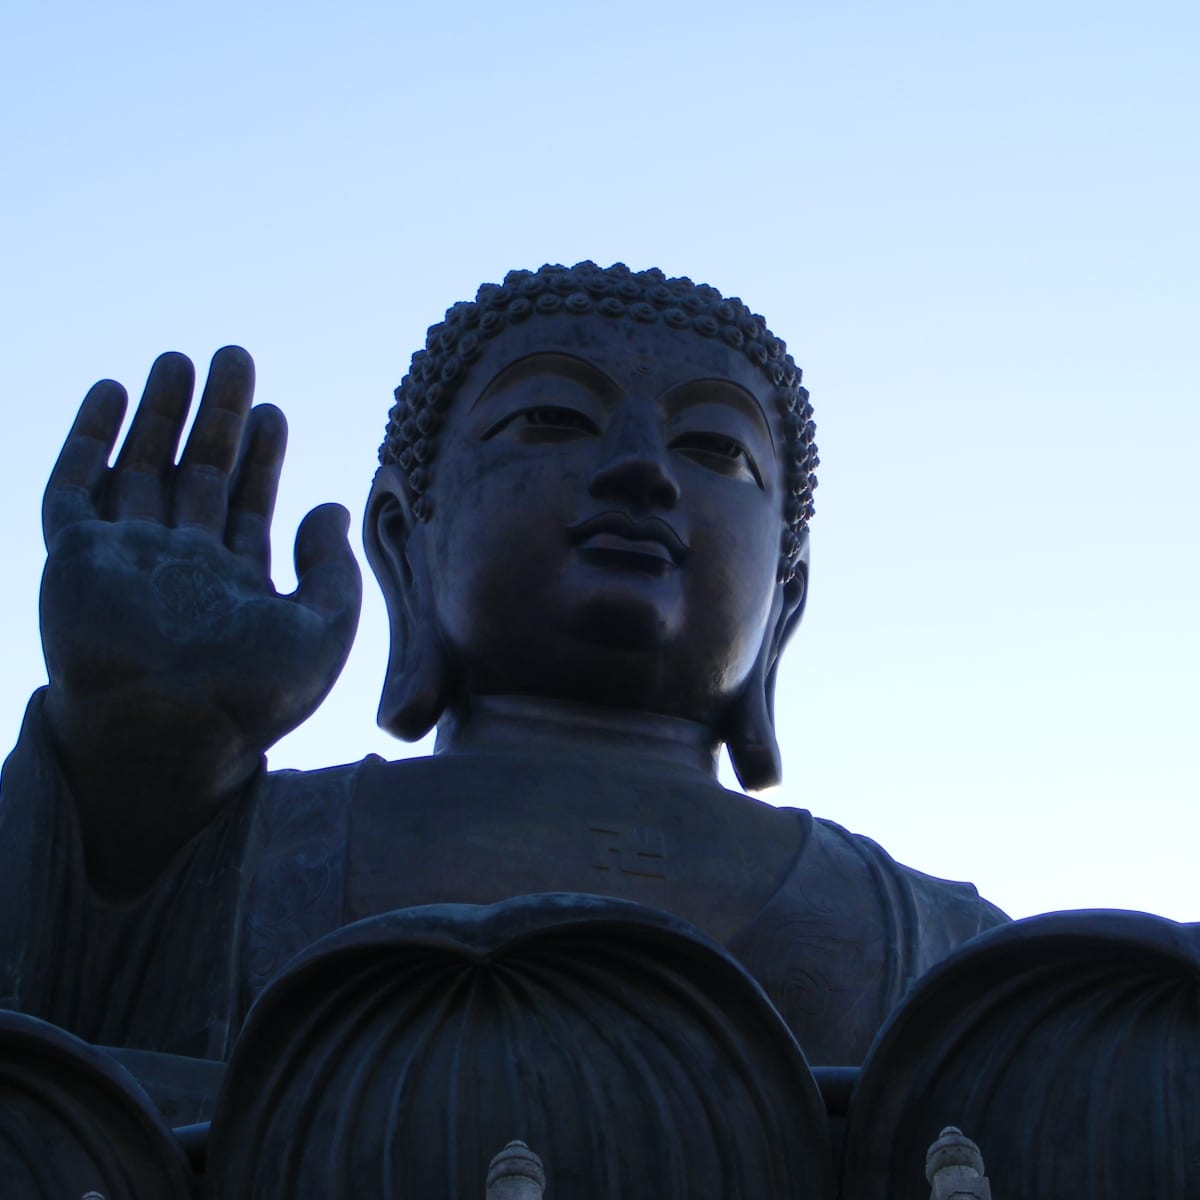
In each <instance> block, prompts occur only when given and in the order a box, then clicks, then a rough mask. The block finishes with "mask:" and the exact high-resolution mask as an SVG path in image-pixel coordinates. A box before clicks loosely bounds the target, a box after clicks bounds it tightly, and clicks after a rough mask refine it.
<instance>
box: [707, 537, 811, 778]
mask: <svg viewBox="0 0 1200 1200" xmlns="http://www.w3.org/2000/svg"><path fill="white" fill-rule="evenodd" d="M807 595H808V562H807V558H805V560H804V561H802V562H801V563H800V565H799V567H798V568H797V571H796V574H795V576H794V577H793V578H792V579H790V580H788V582H787V583H785V584H782V585H781V586H780V589H779V611H778V613H777V615H776V617H775V620H774V622H773V623H772V626H771V628H770V629H769V631H768V634H767V636H766V638H764V639H763V645H762V649H761V650H759V652H758V658H757V659H756V660H755V663H754V669H753V670H752V671H751V672H750V675H749V677H748V678H747V680H746V682H745V684H744V685H743V686H742V690H741V692H740V693H739V694H738V697H737V699H736V700H735V701H734V703H733V705H732V706H731V707H730V710H729V714H728V717H727V721H726V725H725V728H724V729H723V730H722V737H723V739H724V741H725V747H726V749H727V750H728V751H729V760H730V762H731V763H733V769H734V772H735V774H736V775H737V777H738V782H739V783H740V784H741V785H742V787H744V788H745V789H746V790H747V791H748V792H758V791H762V789H763V788H768V787H774V786H775V785H776V784H778V783H779V782H780V780H781V779H782V778H783V758H782V755H781V754H780V752H779V739H778V738H777V737H776V736H775V676H776V671H777V668H778V666H779V657H780V654H781V652H782V650H783V647H784V646H785V645H786V644H787V641H788V639H789V638H790V637H791V636H792V633H793V632H794V631H795V629H796V627H797V626H798V625H799V624H800V618H801V617H802V616H803V615H804V602H805V599H806V598H807Z"/></svg>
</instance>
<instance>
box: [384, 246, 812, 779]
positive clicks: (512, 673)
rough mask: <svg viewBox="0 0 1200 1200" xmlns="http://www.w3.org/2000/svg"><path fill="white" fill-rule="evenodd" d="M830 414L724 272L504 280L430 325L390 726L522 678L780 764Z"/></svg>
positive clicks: (391, 495)
mask: <svg viewBox="0 0 1200 1200" xmlns="http://www.w3.org/2000/svg"><path fill="white" fill-rule="evenodd" d="M813 433H814V426H813V423H812V409H811V407H810V405H809V403H808V394H807V392H806V391H805V390H804V388H803V387H801V386H800V371H799V370H798V369H797V368H796V365H795V363H794V362H793V361H792V359H791V357H790V356H789V355H788V354H787V352H786V347H785V346H784V344H783V342H781V341H780V340H779V339H777V338H775V337H774V336H772V335H771V333H770V332H769V331H768V330H767V328H766V326H765V324H764V322H763V320H762V318H761V317H757V316H755V315H753V314H752V313H750V312H749V310H748V309H747V308H746V307H745V306H744V305H743V304H742V303H741V302H740V301H739V300H736V299H725V298H723V297H722V296H721V294H720V293H719V292H717V291H716V290H715V289H714V288H710V287H707V286H705V285H696V284H693V283H692V282H691V280H688V279H668V278H666V277H665V276H664V275H663V274H662V272H661V271H642V272H636V273H635V272H631V271H629V269H628V268H626V267H624V266H622V265H617V266H613V267H610V268H607V269H601V268H599V267H597V266H595V265H594V264H592V263H580V264H578V265H577V266H575V267H571V268H566V267H561V266H546V267H543V268H542V269H541V270H539V271H537V272H528V271H519V272H512V273H510V274H509V275H508V276H507V277H506V279H505V281H504V284H503V285H501V286H497V285H495V284H488V285H484V286H483V287H482V288H480V290H479V293H478V295H477V296H476V299H475V301H474V302H470V303H464V304H457V305H455V306H454V307H453V308H451V309H450V310H449V311H448V312H447V314H446V320H445V322H444V323H442V324H441V325H436V326H434V327H433V328H432V329H430V331H429V337H428V341H427V343H426V348H425V350H424V351H419V352H418V353H417V354H416V355H414V357H413V361H412V367H411V369H410V372H409V374H408V376H407V377H406V378H405V379H404V381H403V382H402V383H401V385H400V387H399V388H397V390H396V405H395V407H394V408H393V409H392V412H391V416H390V420H389V424H388V431H387V437H386V440H385V442H384V444H383V447H382V449H381V451H380V461H381V466H380V470H379V473H378V474H377V476H376V480H375V485H374V488H373V490H372V494H371V499H370V502H369V504H368V509H367V515H366V522H365V538H364V540H365V543H366V547H367V553H368V557H369V558H370V561H371V565H372V567H373V568H374V570H375V573H376V575H377V576H378V578H379V580H380V583H381V585H382V587H383V591H384V594H385V596H386V598H387V603H388V610H389V616H390V619H391V627H392V653H391V661H390V664H389V667H388V678H387V682H386V684H385V687H384V696H383V701H382V703H381V705H380V723H381V725H383V726H384V727H385V728H387V729H390V730H391V731H392V732H394V733H396V734H398V735H399V736H401V737H405V738H409V739H413V738H416V737H420V736H421V735H422V734H423V733H425V732H426V731H427V730H428V729H429V728H431V727H432V726H433V725H434V724H435V723H437V722H438V721H439V719H440V718H441V717H442V715H443V714H444V713H446V712H447V711H452V710H453V709H455V707H456V706H458V705H460V704H462V703H463V702H464V700H465V699H466V698H467V697H469V696H471V695H487V694H497V693H505V694H518V695H534V696H543V697H548V698H551V699H559V700H567V701H577V702H585V703H592V704H599V705H604V706H610V707H617V708H624V709H638V710H644V711H649V712H654V713H658V714H663V715H666V716H672V717H680V718H684V719H687V720H689V721H693V722H697V723H699V724H701V725H702V726H704V727H705V728H706V729H707V730H708V731H709V732H710V734H711V738H712V741H713V742H714V744H715V743H716V742H718V741H724V742H725V743H726V744H727V745H728V747H729V751H730V757H731V759H732V761H733V764H734V767H735V769H736V771H737V773H738V777H739V778H740V779H741V781H742V783H743V784H744V785H745V786H747V787H763V786H766V785H768V784H770V783H773V782H776V781H777V779H778V776H779V771H780V762H779V751H778V746H777V744H776V740H775V737H774V730H773V715H772V701H773V693H774V679H775V669H776V666H777V663H778V659H779V654H780V651H781V649H782V647H783V645H784V643H785V641H786V639H787V637H788V635H789V634H790V632H791V631H792V629H793V628H794V627H795V625H796V624H797V622H798V620H799V618H800V615H801V613H802V611H803V607H804V599H805V591H806V587H807V578H808V536H807V526H808V520H809V518H810V517H811V515H812V491H813V488H814V487H815V486H816V478H815V475H814V470H815V468H816V465H817V457H816V448H815V446H814V444H813Z"/></svg>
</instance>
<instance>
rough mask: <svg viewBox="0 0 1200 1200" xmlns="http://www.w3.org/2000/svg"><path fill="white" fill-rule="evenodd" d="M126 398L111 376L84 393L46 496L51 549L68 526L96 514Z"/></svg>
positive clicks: (45, 522) (44, 531)
mask: <svg viewBox="0 0 1200 1200" xmlns="http://www.w3.org/2000/svg"><path fill="white" fill-rule="evenodd" d="M126 399H127V397H126V395H125V389H124V388H123V387H122V386H121V385H120V384H119V383H117V382H115V381H114V380H112V379H102V380H100V382H99V383H97V384H95V385H93V386H92V388H91V389H90V390H89V391H88V394H87V395H86V396H85V397H84V398H83V403H82V404H81V405H80V406H79V413H78V415H77V416H76V417H75V423H74V424H73V425H72V426H71V432H70V433H68V434H67V440H66V441H65V442H64V443H63V448H62V451H61V452H60V453H59V456H58V460H57V461H56V462H55V464H54V469H53V470H52V471H51V472H50V482H49V483H48V484H47V485H46V494H45V496H44V497H43V499H42V536H43V537H44V538H45V540H46V548H47V549H49V548H50V545H51V543H52V542H53V541H54V539H55V538H56V537H57V536H58V535H59V533H61V532H62V530H63V529H64V528H66V526H68V525H73V524H74V523H75V522H76V521H86V520H88V519H90V518H93V517H95V516H96V515H97V496H98V494H99V492H100V489H101V485H102V484H103V482H104V477H105V475H106V473H107V470H108V456H109V455H110V454H111V453H112V448H113V446H114V445H115V444H116V440H117V431H118V430H119V429H120V428H121V421H122V420H123V419H124V417H125V404H126Z"/></svg>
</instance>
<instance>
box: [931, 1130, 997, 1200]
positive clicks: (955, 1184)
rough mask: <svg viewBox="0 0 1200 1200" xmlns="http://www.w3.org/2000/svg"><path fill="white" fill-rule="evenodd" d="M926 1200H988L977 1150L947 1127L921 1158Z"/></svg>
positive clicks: (989, 1191) (989, 1193)
mask: <svg viewBox="0 0 1200 1200" xmlns="http://www.w3.org/2000/svg"><path fill="white" fill-rule="evenodd" d="M925 1178H926V1179H927V1180H929V1185H930V1187H932V1188H933V1191H932V1192H931V1193H930V1195H929V1200H992V1185H991V1184H990V1183H988V1181H987V1178H986V1176H985V1175H984V1173H983V1155H982V1154H980V1153H979V1147H978V1146H977V1145H975V1143H974V1142H973V1141H971V1139H970V1138H969V1137H966V1136H965V1135H964V1134H963V1132H962V1130H961V1129H957V1128H955V1126H953V1125H947V1126H946V1128H945V1129H943V1130H942V1132H941V1134H940V1135H939V1136H938V1139H937V1141H936V1142H934V1143H933V1145H932V1146H930V1147H929V1153H928V1154H926V1155H925Z"/></svg>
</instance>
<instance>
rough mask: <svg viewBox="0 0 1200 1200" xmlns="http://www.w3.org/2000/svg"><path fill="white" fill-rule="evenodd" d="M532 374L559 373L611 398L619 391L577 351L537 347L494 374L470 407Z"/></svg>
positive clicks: (560, 376) (603, 373)
mask: <svg viewBox="0 0 1200 1200" xmlns="http://www.w3.org/2000/svg"><path fill="white" fill-rule="evenodd" d="M533 375H557V376H558V377H559V378H560V379H568V380H570V381H571V382H572V383H578V384H580V385H581V386H582V387H585V388H587V389H588V390H589V391H592V392H595V393H597V394H598V395H599V396H600V397H601V398H603V399H609V398H611V397H613V396H615V395H616V394H617V393H618V392H619V391H620V388H619V387H618V385H617V383H616V381H615V380H613V379H611V378H610V377H609V376H608V374H606V373H605V372H604V371H602V370H601V369H600V368H599V367H598V366H596V364H595V363H592V362H588V360H587V359H586V358H577V357H576V356H575V355H574V354H565V353H563V352H562V351H560V350H535V351H534V352H533V353H532V354H527V355H525V357H524V358H519V359H517V361H516V362H512V363H509V364H508V366H507V367H505V368H504V369H503V370H501V371H500V372H499V373H498V374H497V375H495V376H493V378H492V379H491V381H490V382H489V383H488V385H487V387H485V388H484V389H483V391H482V392H480V393H479V395H478V396H477V397H476V398H475V402H474V404H472V405H471V408H472V409H473V408H475V407H476V405H479V404H482V403H483V402H484V401H485V400H487V399H488V398H489V397H491V396H493V395H495V393H496V392H499V391H503V390H504V388H507V387H511V386H512V385H513V384H517V383H522V382H524V380H526V379H528V378H530V377H531V376H533Z"/></svg>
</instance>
